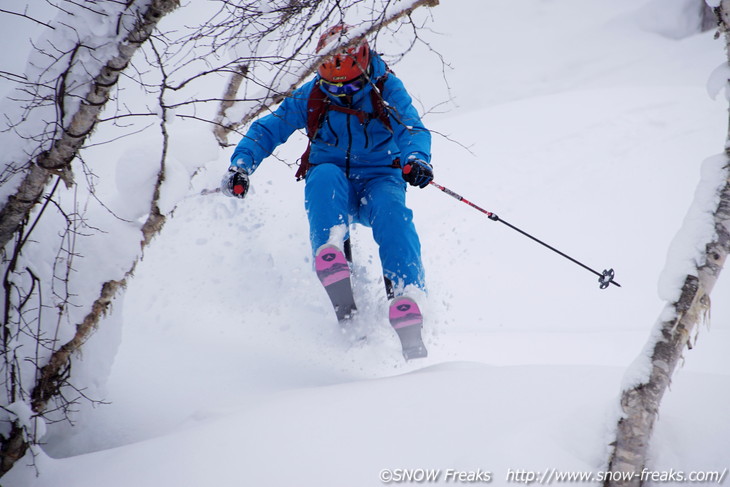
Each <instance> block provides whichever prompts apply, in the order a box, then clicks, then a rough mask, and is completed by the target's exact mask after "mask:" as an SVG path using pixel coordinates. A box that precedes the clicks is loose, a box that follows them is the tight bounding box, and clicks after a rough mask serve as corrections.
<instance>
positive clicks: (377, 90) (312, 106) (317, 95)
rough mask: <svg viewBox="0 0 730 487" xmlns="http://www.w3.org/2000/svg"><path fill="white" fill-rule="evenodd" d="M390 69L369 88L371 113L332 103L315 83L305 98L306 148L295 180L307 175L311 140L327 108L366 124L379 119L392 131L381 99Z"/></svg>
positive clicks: (385, 107)
mask: <svg viewBox="0 0 730 487" xmlns="http://www.w3.org/2000/svg"><path fill="white" fill-rule="evenodd" d="M388 73H390V70H388V71H386V73H385V74H384V75H383V76H381V77H380V78H378V79H377V80H376V81H375V87H374V88H373V89H372V90H370V102H371V104H372V106H373V113H368V112H365V111H363V110H356V109H354V108H349V107H343V106H339V105H333V104H332V102H331V101H330V99H329V97H327V95H326V94H325V93H324V92H323V91H322V89H321V88H320V87H319V84H318V83H315V84H314V86H313V87H312V91H311V92H310V94H309V98H308V99H307V139H309V140H308V142H307V149H306V150H305V151H304V154H302V157H301V159H300V162H299V169H298V170H297V173H296V175H295V176H296V178H297V181H301V180H302V179H304V176H306V175H307V171H308V170H309V168H310V166H311V164H310V163H309V153H310V152H311V149H312V141H313V140H314V138H315V137H316V136H317V132H318V131H319V128H320V127H321V126H322V123H323V122H324V119H325V117H326V116H327V110H335V111H337V112H342V113H347V114H349V115H353V116H356V117H357V119H358V121H359V122H360V123H361V124H366V123H367V122H369V121H370V120H372V119H374V118H376V119H378V120H380V121H381V122H382V123H383V125H384V126H385V128H386V129H388V131H389V132H391V133H393V127H392V126H391V124H390V118H389V117H388V106H387V104H386V102H385V100H384V99H383V87H384V86H385V81H386V80H387V78H388Z"/></svg>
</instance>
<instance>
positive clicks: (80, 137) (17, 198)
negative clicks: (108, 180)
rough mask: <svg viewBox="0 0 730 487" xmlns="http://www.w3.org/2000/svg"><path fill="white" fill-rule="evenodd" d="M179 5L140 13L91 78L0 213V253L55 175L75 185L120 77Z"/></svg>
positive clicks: (158, 4) (164, 0) (166, 2)
mask: <svg viewBox="0 0 730 487" xmlns="http://www.w3.org/2000/svg"><path fill="white" fill-rule="evenodd" d="M178 5H179V0H154V1H152V2H151V3H150V4H149V5H148V6H147V7H146V8H144V9H143V10H142V11H141V12H140V13H139V17H138V19H137V21H136V22H135V24H134V27H133V28H132V29H131V30H130V31H129V32H128V34H127V35H126V37H125V38H124V39H122V40H121V42H120V43H119V44H118V46H117V48H118V51H117V55H116V56H114V57H113V58H112V59H110V60H109V61H108V62H107V63H106V64H105V65H104V66H102V68H101V69H100V71H99V72H98V73H94V74H92V73H90V74H89V77H90V79H91V84H90V87H89V91H88V94H87V95H86V97H85V99H83V100H82V101H81V103H80V104H79V105H78V109H77V111H76V112H75V113H74V114H73V115H72V117H71V119H70V122H69V123H68V125H67V126H65V127H63V130H61V131H60V132H59V136H58V137H57V138H56V139H55V140H53V141H52V142H51V144H50V147H49V148H48V149H47V150H46V151H44V152H43V153H42V154H41V155H40V156H39V157H37V158H36V160H35V161H29V162H28V163H27V168H28V169H27V173H26V176H25V178H24V179H23V182H22V183H21V184H20V187H19V188H18V190H17V191H16V193H15V194H14V195H12V196H10V197H9V198H8V201H7V202H6V203H5V205H4V206H3V207H2V209H1V210H0V249H2V248H4V247H5V245H7V243H8V242H9V241H10V239H11V238H12V236H13V234H14V233H15V232H16V231H17V229H18V227H19V226H20V224H21V222H23V221H24V220H25V219H26V218H28V215H29V214H30V211H31V209H32V208H33V207H34V206H35V205H36V204H37V203H38V201H39V200H40V198H41V195H42V194H43V192H44V190H45V188H46V186H47V185H48V183H49V182H50V180H51V177H52V176H53V175H54V174H56V175H58V176H60V177H61V178H62V179H63V180H64V181H65V182H66V185H67V186H70V185H71V184H72V182H73V176H72V174H71V170H70V167H71V166H70V164H71V161H73V159H74V158H75V157H76V155H77V153H78V151H79V149H80V148H81V147H82V146H83V144H84V141H85V140H86V138H87V137H88V136H89V134H90V133H91V132H92V131H93V130H94V127H95V126H96V123H97V122H98V120H99V114H100V113H101V111H102V110H103V108H104V106H105V105H106V102H107V101H108V100H109V93H110V92H111V91H112V89H113V88H114V86H115V85H116V83H117V80H118V79H119V74H120V73H121V72H122V71H123V70H124V69H125V68H126V67H127V65H129V62H130V61H131V59H132V56H133V55H134V53H135V52H137V49H139V47H140V46H141V45H142V44H143V43H144V42H145V41H146V40H147V39H148V38H149V37H150V35H151V34H152V31H153V30H154V28H155V27H156V26H157V24H158V23H159V21H160V20H161V19H162V18H163V17H164V16H165V15H166V14H167V13H169V12H171V11H172V10H173V9H175V7H177V6H178ZM64 96H65V93H59V98H63V97H64ZM57 103H58V104H59V105H63V104H64V100H62V99H61V100H58V102H57ZM59 123H63V121H62V120H61V121H59Z"/></svg>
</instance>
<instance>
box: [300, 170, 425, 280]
mask: <svg viewBox="0 0 730 487" xmlns="http://www.w3.org/2000/svg"><path fill="white" fill-rule="evenodd" d="M405 199H406V183H405V181H403V178H402V177H401V175H400V172H399V171H398V170H395V171H392V170H388V171H383V172H378V173H375V174H372V173H371V174H359V175H356V176H354V177H353V176H351V177H349V178H348V177H347V176H346V174H345V169H344V168H341V167H339V166H337V165H335V164H319V165H315V166H312V167H311V168H310V169H309V171H308V172H307V177H306V186H305V189H304V204H305V208H306V211H307V216H308V218H309V237H310V240H311V243H312V251H313V252H316V251H317V249H318V248H319V247H320V246H322V245H323V244H325V243H328V242H329V243H335V244H336V245H338V246H339V247H340V248H342V247H341V246H342V243H343V242H342V241H338V242H333V241H331V237H334V238H336V237H337V235H338V230H336V229H337V228H339V229H340V230H339V231H340V232H342V231H343V230H342V229H344V233H342V238H343V240H344V239H347V238H348V236H349V226H350V223H360V224H362V225H365V226H368V227H370V228H372V231H373V238H374V240H375V242H376V243H377V244H378V248H379V255H380V261H381V263H382V265H383V275H384V276H385V277H386V278H387V279H389V280H390V281H391V282H392V283H393V286H394V289H395V290H396V293H398V292H399V291H402V290H403V288H405V287H406V286H410V285H413V286H416V287H418V288H419V289H422V290H425V282H424V271H423V265H422V263H421V244H420V241H419V239H418V234H417V233H416V227H415V225H414V224H413V212H412V211H411V210H410V209H408V208H407V207H406V202H405ZM333 229H335V230H333Z"/></svg>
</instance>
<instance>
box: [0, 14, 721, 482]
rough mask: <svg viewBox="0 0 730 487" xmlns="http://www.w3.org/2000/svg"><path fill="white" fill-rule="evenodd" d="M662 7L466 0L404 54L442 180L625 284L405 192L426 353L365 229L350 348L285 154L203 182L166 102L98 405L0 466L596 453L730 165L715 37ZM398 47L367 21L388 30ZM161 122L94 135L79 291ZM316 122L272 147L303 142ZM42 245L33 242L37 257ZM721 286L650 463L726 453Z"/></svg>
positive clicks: (118, 246)
mask: <svg viewBox="0 0 730 487" xmlns="http://www.w3.org/2000/svg"><path fill="white" fill-rule="evenodd" d="M660 3H661V4H662V5H666V7H662V8H665V10H664V11H663V12H662V15H661V16H657V17H656V18H655V19H653V20H652V19H649V18H648V12H651V11H653V10H650V9H654V10H656V9H659V8H660V7H659V6H658V5H659V3H658V2H656V1H648V0H644V1H636V0H615V1H613V2H605V1H602V0H559V1H550V2H547V1H544V0H525V1H522V2H514V1H510V0H498V1H493V2H480V1H478V0H470V2H469V6H468V8H469V9H470V15H468V16H464V11H465V8H467V7H465V6H464V2H461V3H456V2H441V4H440V5H439V6H438V7H436V8H434V9H432V10H430V11H429V12H428V14H429V15H431V16H432V24H429V25H430V26H431V27H432V29H431V30H427V31H423V33H422V35H423V38H424V39H425V40H426V41H428V42H429V43H430V48H432V49H433V50H435V51H438V52H439V53H441V54H442V55H443V58H444V59H445V60H446V62H448V63H449V66H446V67H443V70H444V72H445V77H446V79H444V76H442V66H441V64H440V60H439V57H438V56H436V55H435V54H434V53H432V52H431V51H430V49H429V46H426V45H423V44H417V45H416V47H415V48H414V49H413V51H412V52H410V53H409V54H408V55H407V56H406V57H405V58H404V59H403V61H402V62H400V63H398V64H397V65H395V66H393V68H394V70H395V71H396V73H397V74H398V75H399V77H401V78H402V79H404V81H405V83H406V85H407V86H408V87H409V88H410V90H411V92H412V95H413V97H414V99H415V100H417V103H419V104H422V105H423V108H424V110H430V108H431V107H434V106H436V105H438V104H439V103H440V102H442V101H444V100H448V99H449V97H450V96H453V102H449V103H447V104H446V106H442V107H439V109H438V110H435V111H434V112H433V113H429V114H428V115H427V116H426V117H425V122H426V124H427V126H429V127H430V128H431V129H433V130H434V133H435V135H434V150H433V163H434V168H435V171H436V178H437V181H438V182H439V184H442V185H444V186H446V187H448V188H450V189H452V190H454V191H456V192H457V193H459V194H461V195H463V196H464V197H465V198H467V199H469V200H470V201H473V202H474V203H475V204H478V205H480V206H482V207H483V208H485V209H487V210H488V211H492V212H494V213H496V214H497V215H499V216H500V218H502V219H504V220H505V221H508V222H509V223H511V224H514V225H516V226H518V227H519V228H521V229H524V230H525V231H527V232H529V233H531V234H533V235H535V236H536V237H538V238H540V239H542V240H545V241H546V242H547V243H549V244H550V245H553V246H555V247H557V248H559V249H560V250H561V251H564V252H566V253H567V254H569V255H571V256H573V257H575V258H577V259H578V260H580V261H582V262H584V263H585V264H587V265H589V266H590V267H592V268H595V269H596V270H597V271H599V272H601V271H602V270H603V269H605V268H609V267H610V268H613V269H614V270H615V271H616V281H617V282H619V283H620V284H621V286H622V287H621V288H618V287H616V286H611V287H609V289H606V290H600V289H599V287H598V282H597V278H596V276H593V275H591V274H590V273H589V272H586V270H585V269H582V268H580V267H578V266H576V265H574V264H573V263H571V262H569V261H568V260H566V259H563V258H561V257H560V256H558V255H556V254H554V253H552V252H550V251H549V250H548V249H545V248H544V247H541V246H539V245H538V244H536V243H535V242H533V241H531V240H529V239H527V238H525V237H524V236H522V235H520V234H518V233H517V232H514V231H512V230H511V229H509V228H507V227H506V226H504V225H502V224H500V223H497V222H493V221H490V220H489V219H488V218H486V217H485V215H483V214H482V213H480V212H477V211H475V210H474V209H472V208H470V207H468V206H466V205H464V204H463V203H460V202H458V201H456V200H454V199H452V198H449V197H448V196H447V195H444V194H442V193H441V192H440V191H438V190H437V189H435V188H427V189H424V190H417V189H414V190H410V191H409V195H408V198H409V205H410V206H411V207H412V208H413V210H414V218H415V222H416V226H417V228H418V229H419V234H420V236H421V241H422V246H423V256H424V262H425V266H426V273H427V274H426V277H427V281H428V285H429V297H428V300H427V302H426V303H425V306H424V308H425V309H426V310H427V321H426V332H425V333H426V342H427V345H428V347H429V357H428V358H427V359H425V360H421V361H413V362H410V363H403V360H402V358H401V356H400V351H399V350H398V348H399V347H398V345H397V339H396V336H395V334H394V332H393V331H392V330H391V329H390V327H389V325H388V324H387V319H386V309H387V303H386V301H385V296H384V292H383V284H382V278H381V276H380V275H379V271H378V269H379V265H380V264H379V258H378V254H377V249H376V248H375V246H374V244H373V242H372V235H371V232H370V231H369V230H368V229H364V228H356V229H355V230H354V232H353V233H354V239H353V244H354V245H353V252H354V256H355V270H356V277H355V286H356V293H357V295H356V296H357V299H358V305H359V308H360V310H361V315H360V317H359V320H360V325H361V326H363V327H364V328H365V329H366V330H367V331H368V335H369V339H368V342H367V343H366V344H355V345H353V344H351V343H350V342H348V341H347V340H346V339H345V338H344V337H343V336H341V335H340V333H339V332H338V330H337V324H336V321H335V318H334V313H332V311H331V309H330V305H329V303H328V302H327V297H326V295H325V293H324V292H323V291H322V290H321V287H320V286H319V283H318V281H317V279H316V276H315V275H314V273H313V272H312V261H311V251H310V248H309V242H308V229H307V222H306V216H305V213H304V207H303V185H302V183H297V182H295V180H294V171H293V169H292V168H290V167H289V166H287V165H286V164H283V163H282V162H280V161H279V160H277V158H273V157H272V158H271V159H270V160H267V161H265V162H264V164H262V165H261V167H260V168H259V170H258V171H257V172H256V173H255V174H254V175H253V176H252V177H251V182H252V189H251V191H250V193H249V195H248V196H247V198H246V200H244V201H238V200H233V199H228V198H225V197H223V196H222V195H220V194H208V195H205V196H202V195H200V191H201V190H202V189H205V188H214V187H216V186H217V185H218V183H219V181H220V177H221V174H222V173H223V172H224V171H225V170H226V168H227V167H228V157H229V156H230V151H229V150H220V149H218V147H217V146H216V145H215V142H214V139H213V137H212V135H211V134H210V133H209V131H208V129H209V128H208V127H205V128H204V129H203V128H200V127H199V126H196V125H192V124H191V122H190V121H188V120H185V119H183V118H177V119H176V121H175V123H174V124H173V125H171V126H170V128H169V129H170V131H171V137H172V143H171V145H170V153H171V159H172V162H171V165H170V166H169V167H168V170H169V180H166V183H165V185H164V186H163V192H162V202H161V206H162V207H163V208H164V210H166V211H167V210H172V209H173V208H175V210H174V213H173V214H172V215H171V217H170V218H169V220H168V222H167V223H166V225H165V228H164V230H163V232H162V234H161V235H160V236H159V237H157V238H156V239H155V240H154V241H153V243H152V245H151V246H150V247H148V248H147V249H146V250H145V252H144V259H143V260H142V261H141V262H140V263H139V264H138V265H137V266H136V269H135V272H134V276H133V277H132V278H130V280H129V282H128V286H127V289H126V292H125V293H124V294H123V296H121V297H119V298H117V299H116V300H115V301H114V303H113V306H112V310H111V311H112V312H111V313H110V314H109V315H108V316H107V318H105V319H104V320H103V322H102V323H101V324H100V325H99V328H98V330H97V332H96V333H95V334H94V335H93V336H92V337H91V338H90V339H89V340H88V342H87V343H86V344H85V346H84V350H85V351H84V353H83V355H82V357H79V358H77V359H76V360H75V362H74V367H73V372H74V374H76V377H78V378H79V380H81V381H82V383H84V385H85V386H87V387H88V389H87V393H88V394H89V395H90V396H91V397H92V398H93V399H101V400H103V401H105V402H108V404H99V405H95V406H94V407H91V406H90V405H89V404H88V403H86V402H82V403H81V404H80V405H79V408H80V412H79V413H78V414H77V415H76V418H75V422H74V425H73V426H71V425H69V424H68V423H67V422H62V423H58V424H51V425H48V434H47V435H46V437H45V438H44V443H45V446H44V448H43V451H38V452H36V453H37V456H36V458H35V461H36V463H37V469H38V475H36V469H34V468H32V467H26V464H27V463H28V462H29V461H30V460H31V459H30V457H28V458H26V459H24V461H23V462H21V463H20V464H19V465H18V466H17V467H16V468H14V469H13V471H11V473H10V474H8V475H7V476H6V477H4V478H3V479H2V484H3V485H4V486H5V487H20V486H24V487H25V486H28V487H57V486H58V485H69V486H73V487H84V486H92V485H94V486H96V485H99V483H100V481H102V480H101V479H103V484H104V485H105V486H108V487H116V486H120V487H121V486H125V487H126V486H128V485H135V486H139V487H145V486H159V485H175V486H181V487H187V486H191V487H192V486H200V485H215V486H220V487H226V486H240V485H260V486H281V485H302V486H319V485H348V486H377V485H383V483H382V482H381V481H380V480H379V475H380V473H381V471H383V470H384V469H392V470H393V471H395V470H396V469H408V468H411V469H419V468H421V469H439V470H441V471H443V472H445V471H446V470H447V469H455V470H458V471H464V472H476V471H478V470H481V471H489V472H491V473H492V477H493V480H492V482H491V483H492V484H493V485H506V484H507V483H509V482H508V474H509V472H510V471H514V470H518V469H522V470H529V471H540V472H543V471H546V469H553V468H554V469H558V470H561V471H573V472H600V471H601V469H603V468H605V462H606V459H607V452H608V443H609V442H610V441H611V440H612V434H613V427H614V425H615V421H616V419H617V418H618V416H619V414H620V411H619V406H618V396H619V393H620V390H621V388H622V387H625V386H627V385H631V384H633V383H636V381H637V380H639V379H640V378H642V377H643V376H644V374H645V373H646V368H645V366H646V361H645V356H646V352H645V351H644V345H645V342H646V340H647V339H648V337H649V336H651V335H653V334H655V333H656V329H655V323H656V322H657V319H658V318H659V317H662V316H663V315H664V314H665V312H664V311H663V310H664V309H665V306H666V300H671V299H672V298H673V297H675V296H676V292H677V290H678V287H677V286H678V285H681V283H680V280H681V278H682V276H683V275H684V274H685V273H686V272H687V270H688V269H689V266H691V265H693V263H694V262H695V261H696V260H697V259H698V255H699V253H698V252H699V251H700V250H701V249H699V248H698V247H697V242H698V241H700V239H703V238H706V236H707V235H708V232H711V231H712V229H711V228H710V227H708V222H709V219H708V215H707V211H706V210H707V208H708V207H710V206H711V205H712V203H713V201H714V200H713V195H714V191H715V190H716V188H717V187H718V184H719V182H720V178H721V176H722V171H721V169H722V165H723V162H724V159H723V157H722V156H717V155H715V154H717V153H718V152H721V151H722V149H723V146H724V142H725V137H726V132H727V119H726V117H727V100H725V99H724V98H723V97H718V99H714V98H712V97H708V92H709V93H711V94H716V93H718V92H719V90H721V89H722V88H723V87H724V85H726V84H727V77H726V73H727V71H726V69H725V68H719V69H718V70H715V68H716V67H717V66H718V65H720V64H721V63H723V62H724V59H725V53H724V43H723V42H722V41H721V40H714V39H713V33H712V32H708V33H704V34H690V32H689V28H688V26H687V24H683V23H682V20H683V19H684V20H686V18H685V17H683V13H684V11H685V10H684V9H685V8H687V5H688V3H687V2H685V1H679V0H675V1H672V2H660ZM708 4H709V5H712V3H711V2H708ZM193 8H194V7H193V6H183V7H181V8H180V9H179V11H178V12H175V13H173V14H171V16H170V18H169V19H166V22H169V23H170V25H171V24H173V23H174V22H175V21H176V19H181V20H179V21H180V22H183V20H182V19H189V16H190V15H191V14H190V13H189V12H188V13H185V11H186V9H188V10H191V9H193ZM418 15H421V16H422V17H423V16H425V14H424V13H423V12H421V13H420V14H418ZM422 17H419V18H422ZM201 18H202V17H201ZM650 20H651V21H650ZM107 27H108V26H106V27H105V26H103V25H96V26H93V27H92V26H89V29H91V30H93V31H94V32H96V29H105V28H107ZM465 46H469V48H465ZM396 47H398V46H397V40H389V39H388V38H387V37H382V38H379V39H378V48H379V50H383V51H385V52H386V53H387V52H388V50H389V49H390V48H393V49H392V51H391V52H395V51H396V49H395V48H396ZM400 47H401V48H402V46H400ZM713 72H714V73H715V74H713ZM718 73H719V74H718ZM262 76H263V75H262ZM287 79H288V78H287ZM708 80H709V81H708ZM284 81H286V80H282V82H284ZM208 90H209V91H210V92H212V93H219V92H220V91H221V90H222V88H221V87H220V86H215V87H210V88H208ZM209 94H210V93H209ZM151 133H152V134H153V135H149V136H147V135H148V134H143V135H142V136H138V137H135V138H129V137H128V138H125V139H123V140H120V141H118V142H114V143H111V144H108V145H104V146H99V147H98V148H94V149H90V150H89V152H88V153H87V154H86V155H85V158H86V160H87V161H90V160H99V161H103V164H99V165H97V166H95V168H94V170H95V172H96V174H97V176H98V180H97V191H98V193H99V195H100V197H102V199H103V200H104V203H105V204H106V205H107V206H108V207H109V208H110V209H111V210H112V211H114V212H115V213H117V214H119V215H120V216H121V217H122V218H124V219H125V220H126V221H119V220H113V219H107V220H105V222H107V226H105V228H104V229H103V230H105V231H106V232H107V233H106V234H97V235H94V238H93V239H87V240H88V242H86V240H84V239H83V238H80V239H79V240H80V243H79V249H78V250H79V253H82V254H92V255H97V254H98V255H99V256H100V257H102V258H101V259H87V260H77V261H76V262H75V263H74V268H75V269H77V270H76V272H78V273H79V274H81V273H82V272H87V273H88V272H90V273H91V274H92V275H94V276H95V277H96V278H97V279H91V280H90V281H89V282H86V283H85V284H84V285H83V286H82V287H79V288H77V289H74V292H75V293H76V294H79V295H83V296H89V295H93V294H94V292H97V293H98V285H99V283H100V282H103V281H105V280H107V279H109V278H110V277H109V276H121V275H123V273H124V272H125V271H126V270H127V269H126V268H125V264H128V263H129V262H130V261H131V260H132V259H133V258H134V257H135V256H137V255H138V253H139V240H140V234H139V233H138V230H139V226H140V224H141V223H140V222H141V221H142V220H143V218H144V217H145V216H146V212H147V211H149V208H148V207H147V206H146V204H145V202H146V201H148V194H149V192H150V191H152V184H153V183H154V179H155V178H156V177H157V171H158V165H159V159H160V154H161V146H160V139H159V135H154V132H151ZM96 136H97V137H98V139H99V140H110V139H111V137H108V134H107V133H106V132H105V131H104V129H103V128H102V129H100V131H99V133H98V134H96ZM303 140H304V139H303V137H302V136H301V135H295V136H294V137H292V138H291V139H290V140H289V141H288V143H287V144H286V145H285V146H283V147H282V148H280V150H279V151H278V152H277V154H276V155H277V157H278V158H279V159H280V160H283V161H287V162H291V161H294V160H296V158H297V157H299V155H300V154H301V152H302V150H303V148H304V143H303ZM703 161H704V162H703ZM201 165H204V166H205V167H204V168H203V169H202V170H200V171H198V172H197V173H196V171H197V169H198V167H199V166H201ZM76 172H77V174H79V173H80V171H76ZM194 173H195V174H196V175H195V176H194V177H193V179H192V182H190V177H191V176H192V175H193V174H194ZM3 191H4V189H3ZM132 195H134V197H133V198H130V196H132ZM89 206H90V212H91V216H94V215H96V214H97V213H96V212H98V213H99V214H101V213H103V212H105V211H107V210H105V209H103V208H101V207H97V206H95V205H94V204H93V203H89ZM35 237H36V238H37V239H41V240H42V239H43V238H44V235H43V234H38V235H36V236H35ZM46 237H50V236H46ZM99 261H101V262H102V263H103V264H102V265H99V264H98V262H99ZM53 265H56V264H54V261H53V260H50V259H45V258H44V259H42V260H38V261H34V262H32V266H33V268H38V271H37V273H38V274H40V273H43V272H46V273H47V272H48V271H47V269H48V268H51V267H52V266H53ZM94 266H98V268H95V267H94ZM89 268H90V269H92V270H87V269H89ZM94 269H95V270H94ZM727 283H728V278H727V276H721V278H720V281H719V282H718V285H717V286H716V288H715V289H714V291H713V309H712V316H711V324H710V329H706V328H702V329H701V330H699V336H698V339H697V342H696V344H695V347H694V348H693V349H692V350H691V351H688V352H686V354H685V355H686V356H685V359H686V360H685V363H684V365H683V367H682V369H681V370H679V371H678V373H677V374H676V375H675V377H674V379H673V384H672V389H671V391H669V392H668V393H667V395H666V396H665V399H664V402H663V404H662V410H661V414H660V417H659V421H658V423H657V426H656V429H655V435H654V441H653V443H652V447H651V464H650V465H649V468H651V469H652V470H656V471H669V470H670V469H674V470H682V471H686V472H690V471H700V470H717V471H723V469H725V468H728V467H730V464H728V460H727V451H728V450H729V449H730V420H728V416H727V410H728V407H730V392H729V391H730V370H729V368H728V356H730V309H729V307H728V303H730V299H728V294H729V293H730V289H729V288H728V284H727ZM79 286H81V285H79ZM78 313H81V311H79V312H78ZM70 321H71V322H74V321H73V320H70ZM12 411H13V412H14V413H15V414H20V415H23V417H24V421H26V420H30V419H29V418H27V417H26V416H27V414H26V413H27V411H24V410H23V408H22V406H20V405H17V404H16V405H15V406H13V407H12ZM574 484H575V485H595V483H585V484H581V483H579V482H576V483H574Z"/></svg>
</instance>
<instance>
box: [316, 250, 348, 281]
mask: <svg viewBox="0 0 730 487" xmlns="http://www.w3.org/2000/svg"><path fill="white" fill-rule="evenodd" d="M314 270H315V271H316V272H317V277H319V280H320V281H322V284H323V285H324V286H325V287H327V286H329V285H330V284H334V283H335V282H339V281H341V280H343V279H347V278H348V277H350V267H349V265H348V264H347V259H346V258H345V254H343V253H342V251H341V250H340V249H338V248H337V247H335V246H334V245H325V246H322V247H320V249H319V250H318V251H317V255H316V257H315V258H314Z"/></svg>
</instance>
